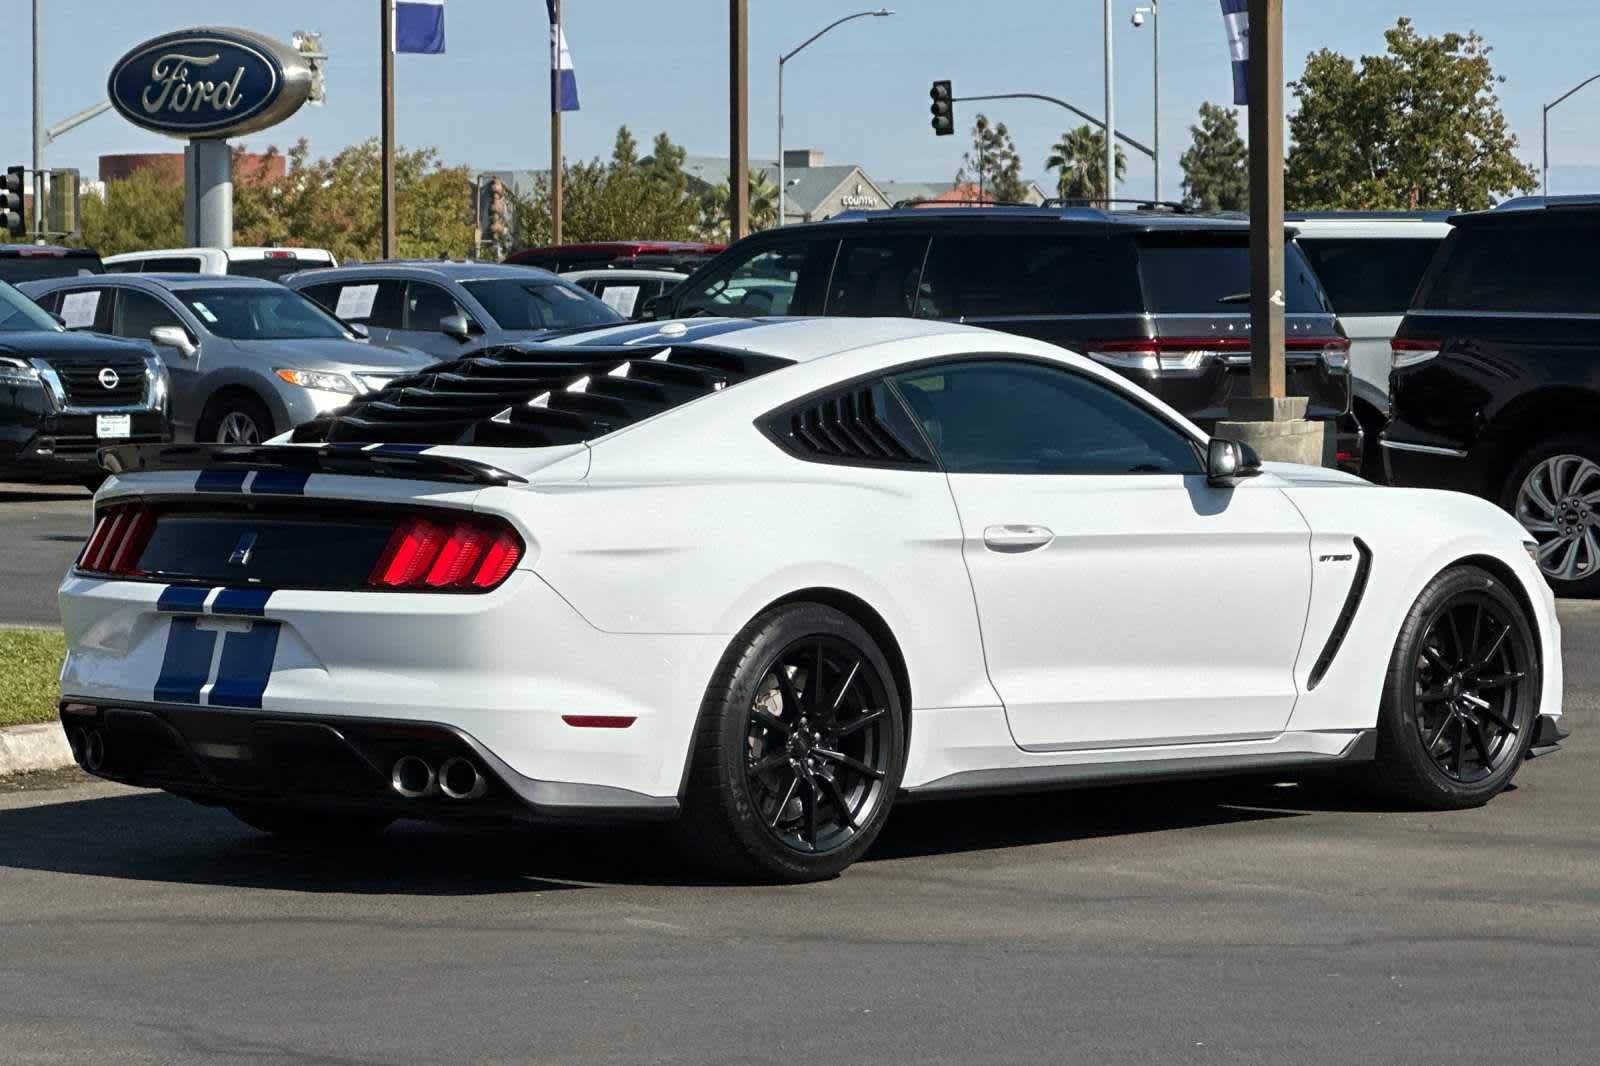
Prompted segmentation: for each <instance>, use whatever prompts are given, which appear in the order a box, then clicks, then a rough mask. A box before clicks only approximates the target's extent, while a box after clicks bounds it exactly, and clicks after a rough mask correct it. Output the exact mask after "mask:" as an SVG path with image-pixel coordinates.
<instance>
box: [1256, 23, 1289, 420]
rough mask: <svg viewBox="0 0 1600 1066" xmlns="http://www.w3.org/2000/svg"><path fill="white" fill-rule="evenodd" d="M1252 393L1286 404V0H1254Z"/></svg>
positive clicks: (1260, 397) (1257, 397) (1257, 396)
mask: <svg viewBox="0 0 1600 1066" xmlns="http://www.w3.org/2000/svg"><path fill="white" fill-rule="evenodd" d="M1249 91H1250V394H1251V396H1253V397H1254V398H1255V399H1257V400H1281V399H1283V398H1284V397H1285V396H1287V395H1288V393H1287V391H1286V389H1285V376H1284V365H1283V359H1284V355H1283V343H1284V341H1283V308H1284V299H1283V0H1250V68H1249Z"/></svg>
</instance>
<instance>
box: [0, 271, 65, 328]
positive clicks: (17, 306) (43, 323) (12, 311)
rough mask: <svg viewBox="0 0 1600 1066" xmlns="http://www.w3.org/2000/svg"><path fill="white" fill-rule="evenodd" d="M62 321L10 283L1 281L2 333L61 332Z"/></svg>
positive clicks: (0, 308) (0, 324)
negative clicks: (57, 319)
mask: <svg viewBox="0 0 1600 1066" xmlns="http://www.w3.org/2000/svg"><path fill="white" fill-rule="evenodd" d="M60 329H61V323H59V322H57V321H56V320H55V319H54V318H51V317H50V315H49V313H48V312H46V311H45V309H44V308H42V307H40V306H39V305H38V304H36V303H34V302H33V301H32V300H30V299H28V298H27V297H26V296H24V295H22V293H20V292H18V291H17V290H16V289H13V288H12V287H11V286H10V285H7V284H6V283H5V282H3V281H0V333H30V332H37V331H39V330H49V331H51V332H59V331H60Z"/></svg>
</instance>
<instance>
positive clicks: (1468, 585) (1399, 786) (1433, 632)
mask: <svg viewBox="0 0 1600 1066" xmlns="http://www.w3.org/2000/svg"><path fill="white" fill-rule="evenodd" d="M1537 647H1538V644H1537V641H1536V640H1535V638H1534V634H1533V629H1532V626H1531V625H1530V623H1529V620H1528V617H1527V614H1526V612H1525V611H1524V610H1523V608H1522V605H1521V603H1519V602H1518V601H1517V598H1516V597H1515V596H1514V595H1512V593H1511V591H1510V590H1509V589H1507V588H1506V587H1505V585H1504V583H1502V582H1501V581H1500V580H1499V579H1498V578H1496V577H1494V576H1493V575H1491V574H1489V573H1488V572H1487V571H1484V570H1481V569H1479V568H1478V567H1475V566H1455V567H1451V568H1450V569H1448V570H1446V571H1444V572H1443V573H1442V574H1440V575H1439V576H1438V577H1436V578H1434V579H1433V580H1432V581H1431V582H1429V583H1428V586H1427V587H1426V588H1425V589H1423V590H1422V594H1421V595H1420V596H1418V597H1417V602H1416V603H1415V604H1414V605H1413V606H1412V608H1411V611H1410V613H1409V614H1407V615H1406V619H1405V622H1404V624H1403V625H1402V626H1401V627H1400V636H1399V638H1398V639H1397V640H1396V641H1395V646H1394V653H1393V654H1392V656H1391V657H1390V660H1389V672H1388V676H1387V678H1386V680H1385V684H1384V689H1383V704H1382V709H1381V711H1380V713H1379V718H1378V752H1377V765H1376V774H1377V778H1378V783H1379V785H1380V787H1381V788H1382V789H1383V790H1384V791H1386V792H1388V793H1389V794H1391V795H1393V796H1394V797H1396V798H1398V799H1400V800H1402V801H1405V802H1407V803H1411V804H1415V805H1416V806H1419V807H1424V808H1428V809H1432V810H1451V809H1458V808H1463V807H1477V806H1481V805H1482V804H1485V803H1487V802H1489V800H1491V799H1493V798H1494V796H1495V795H1497V794H1498V793H1499V792H1500V790H1501V789H1503V788H1505V787H1506V785H1507V784H1508V783H1510V781H1511V778H1512V776H1513V775H1515V774H1516V772H1517V767H1518V766H1520V765H1521V764H1522V759H1523V756H1524V754H1525V753H1526V752H1527V749H1528V744H1529V741H1530V739H1531V738H1532V735H1533V727H1534V722H1535V720H1536V718H1537V716H1538V713H1539V686H1540V673H1539V657H1538V654H1537V652H1536V649H1537Z"/></svg>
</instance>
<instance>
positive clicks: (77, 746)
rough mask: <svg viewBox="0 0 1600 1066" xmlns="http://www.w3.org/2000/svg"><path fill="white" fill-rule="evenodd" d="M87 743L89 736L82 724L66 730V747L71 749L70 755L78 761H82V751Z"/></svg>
mask: <svg viewBox="0 0 1600 1066" xmlns="http://www.w3.org/2000/svg"><path fill="white" fill-rule="evenodd" d="M88 744H89V737H88V734H86V733H85V732H84V731H83V727H82V726H76V725H75V726H73V727H72V728H71V729H69V730H67V747H69V748H71V749H72V757H73V758H74V759H77V760H78V762H80V763H81V762H83V752H84V749H85V748H86V747H88Z"/></svg>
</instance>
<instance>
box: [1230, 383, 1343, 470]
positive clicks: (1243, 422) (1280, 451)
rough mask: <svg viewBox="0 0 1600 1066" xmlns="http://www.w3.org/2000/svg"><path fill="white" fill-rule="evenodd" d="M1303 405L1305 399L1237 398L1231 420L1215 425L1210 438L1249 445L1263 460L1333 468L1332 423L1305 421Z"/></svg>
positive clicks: (1231, 412)
mask: <svg viewBox="0 0 1600 1066" xmlns="http://www.w3.org/2000/svg"><path fill="white" fill-rule="evenodd" d="M1306 402H1307V401H1306V398H1305V397H1304V396H1288V397H1281V398H1277V399H1270V398H1269V399H1255V398H1244V397H1236V398H1235V399H1234V401H1233V402H1232V403H1231V404H1229V412H1228V413H1229V414H1230V415H1231V416H1232V417H1231V419H1229V420H1225V421H1221V422H1218V423H1217V424H1216V426H1215V427H1214V428H1213V429H1212V431H1211V435H1212V436H1214V437H1225V438H1227V439H1228V440H1236V441H1240V442H1242V443H1244V444H1248V445H1250V447H1252V448H1254V449H1255V450H1256V454H1257V455H1259V456H1261V458H1263V459H1270V460H1274V461H1276V462H1281V463H1303V464H1304V465H1306V466H1332V465H1333V447H1334V443H1335V441H1334V423H1332V422H1322V421H1312V420H1310V419H1308V418H1306Z"/></svg>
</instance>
